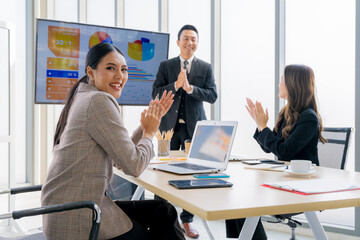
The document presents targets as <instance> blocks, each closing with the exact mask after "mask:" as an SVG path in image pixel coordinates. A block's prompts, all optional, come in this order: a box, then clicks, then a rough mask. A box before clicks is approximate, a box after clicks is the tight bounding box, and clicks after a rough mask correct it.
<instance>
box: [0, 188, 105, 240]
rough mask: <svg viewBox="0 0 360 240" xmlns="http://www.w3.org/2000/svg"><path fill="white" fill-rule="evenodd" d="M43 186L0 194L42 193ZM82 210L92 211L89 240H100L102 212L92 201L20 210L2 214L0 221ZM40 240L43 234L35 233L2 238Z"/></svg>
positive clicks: (17, 189) (8, 239)
mask: <svg viewBox="0 0 360 240" xmlns="http://www.w3.org/2000/svg"><path fill="white" fill-rule="evenodd" d="M41 187H42V185H35V186H29V187H20V188H12V189H9V190H4V191H1V193H0V194H4V193H9V194H11V195H15V194H18V193H26V192H34V191H40V190H41ZM80 208H90V209H91V210H92V227H91V231H90V234H89V240H96V239H97V238H98V233H99V228H100V220H101V211H100V208H99V207H98V205H96V204H95V203H94V202H92V201H79V202H69V203H64V204H56V205H49V206H44V207H39V208H32V209H25V210H18V211H13V212H10V213H5V214H0V220H1V219H11V218H12V219H14V220H15V219H20V218H23V217H29V216H36V215H42V214H50V213H55V212H63V211H70V210H74V209H80ZM5 239H7V240H15V239H16V240H20V239H21V240H35V239H36V240H40V239H44V240H45V237H44V235H43V233H42V232H40V233H35V234H29V235H26V236H19V237H12V238H4V237H0V240H5Z"/></svg>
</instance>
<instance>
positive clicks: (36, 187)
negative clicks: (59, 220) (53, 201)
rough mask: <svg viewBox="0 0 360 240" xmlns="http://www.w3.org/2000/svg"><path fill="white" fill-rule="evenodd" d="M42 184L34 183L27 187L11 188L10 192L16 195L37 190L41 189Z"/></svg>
mask: <svg viewBox="0 0 360 240" xmlns="http://www.w3.org/2000/svg"><path fill="white" fill-rule="evenodd" d="M41 188H42V185H33V186H26V187H18V188H10V194H11V195H15V194H18V193H26V192H36V191H41Z"/></svg>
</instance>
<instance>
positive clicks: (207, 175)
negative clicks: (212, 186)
mask: <svg viewBox="0 0 360 240" xmlns="http://www.w3.org/2000/svg"><path fill="white" fill-rule="evenodd" d="M193 176H194V177H196V178H228V177H230V175H227V174H226V173H200V174H194V175H193Z"/></svg>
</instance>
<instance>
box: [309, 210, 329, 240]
mask: <svg viewBox="0 0 360 240" xmlns="http://www.w3.org/2000/svg"><path fill="white" fill-rule="evenodd" d="M304 214H305V217H306V219H307V221H308V223H309V225H310V228H311V231H312V232H313V234H314V237H315V239H317V240H327V239H328V238H327V236H326V234H325V231H324V228H323V227H322V225H321V223H320V221H319V218H318V217H317V215H316V213H315V212H304Z"/></svg>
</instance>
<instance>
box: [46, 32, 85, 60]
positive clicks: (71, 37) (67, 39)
mask: <svg viewBox="0 0 360 240" xmlns="http://www.w3.org/2000/svg"><path fill="white" fill-rule="evenodd" d="M48 48H49V49H50V51H51V52H52V53H54V54H55V56H57V57H71V58H78V57H79V50H80V29H78V28H66V27H56V26H49V33H48Z"/></svg>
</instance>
